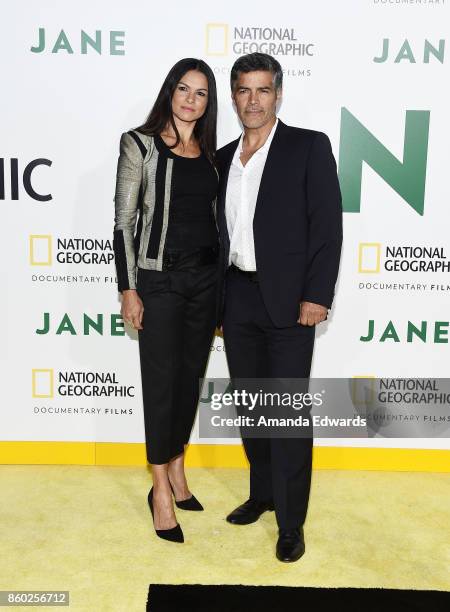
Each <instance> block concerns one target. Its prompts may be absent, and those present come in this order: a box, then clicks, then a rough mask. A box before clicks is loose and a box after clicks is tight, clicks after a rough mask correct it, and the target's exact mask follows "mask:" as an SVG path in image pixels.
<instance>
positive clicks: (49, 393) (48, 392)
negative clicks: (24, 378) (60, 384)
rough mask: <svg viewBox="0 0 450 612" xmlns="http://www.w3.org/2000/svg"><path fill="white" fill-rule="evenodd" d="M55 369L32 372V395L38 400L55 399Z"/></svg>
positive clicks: (34, 370)
mask: <svg viewBox="0 0 450 612" xmlns="http://www.w3.org/2000/svg"><path fill="white" fill-rule="evenodd" d="M53 394H54V384H53V369H33V370H31V395H32V397H37V398H48V397H53Z"/></svg>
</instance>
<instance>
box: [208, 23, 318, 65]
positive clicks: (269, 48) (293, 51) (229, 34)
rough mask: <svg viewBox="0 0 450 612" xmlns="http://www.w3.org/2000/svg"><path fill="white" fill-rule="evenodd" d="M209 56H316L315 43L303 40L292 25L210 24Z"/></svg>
mask: <svg viewBox="0 0 450 612" xmlns="http://www.w3.org/2000/svg"><path fill="white" fill-rule="evenodd" d="M205 50H206V55H210V56H216V57H220V56H226V55H230V54H232V55H245V54H247V53H255V52H258V53H268V54H269V55H273V56H294V57H304V56H309V57H311V56H313V55H314V43H312V42H305V41H303V40H301V39H300V38H299V37H298V35H297V33H296V31H295V29H294V28H290V27H278V28H273V27H261V26H247V25H245V26H243V25H237V26H236V25H232V26H230V25H229V24H227V23H208V24H207V25H206V34H205Z"/></svg>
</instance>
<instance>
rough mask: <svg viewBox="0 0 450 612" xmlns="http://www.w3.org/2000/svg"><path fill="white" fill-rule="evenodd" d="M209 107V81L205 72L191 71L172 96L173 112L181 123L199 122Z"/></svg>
mask: <svg viewBox="0 0 450 612" xmlns="http://www.w3.org/2000/svg"><path fill="white" fill-rule="evenodd" d="M207 105H208V81H207V79H206V76H205V75H204V74H203V72H199V71H198V70H189V71H188V72H186V74H185V75H183V77H182V78H181V79H180V81H179V83H178V85H177V86H176V88H175V91H174V93H173V96H172V112H173V114H174V116H175V117H177V118H178V119H180V120H181V121H188V122H190V121H197V119H200V117H201V116H202V115H203V114H204V112H205V110H206V107H207Z"/></svg>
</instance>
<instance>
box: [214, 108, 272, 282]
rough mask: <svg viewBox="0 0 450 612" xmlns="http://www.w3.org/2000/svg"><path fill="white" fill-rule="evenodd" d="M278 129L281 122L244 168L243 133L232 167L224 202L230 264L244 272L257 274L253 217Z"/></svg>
mask: <svg viewBox="0 0 450 612" xmlns="http://www.w3.org/2000/svg"><path fill="white" fill-rule="evenodd" d="M277 125H278V118H277V120H276V121H275V124H274V126H273V127H272V130H271V132H270V134H269V136H268V137H267V140H266V142H265V143H264V144H263V146H262V147H260V148H259V149H258V150H257V151H255V152H254V153H253V155H252V156H251V158H250V159H249V160H248V162H247V163H246V164H245V166H243V165H242V162H241V159H240V156H241V153H242V144H243V140H244V132H243V133H242V136H241V139H240V140H239V144H238V146H237V148H236V151H235V153H234V157H233V160H232V162H231V166H230V173H229V175H228V184H227V193H226V200H225V216H226V221H227V229H228V236H229V237H230V256H229V259H228V263H229V264H232V263H233V264H234V265H235V266H237V267H238V268H240V269H241V270H247V271H255V270H256V260H255V242H254V237H253V217H254V214H255V207H256V200H257V197H258V191H259V185H260V183H261V177H262V173H263V170H264V166H265V163H266V159H267V154H268V152H269V147H270V144H271V142H272V139H273V135H274V134H275V130H276V129H277Z"/></svg>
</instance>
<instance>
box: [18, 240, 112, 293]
mask: <svg viewBox="0 0 450 612" xmlns="http://www.w3.org/2000/svg"><path fill="white" fill-rule="evenodd" d="M28 258H29V264H30V266H33V267H37V268H42V273H37V272H36V273H35V274H32V277H31V280H32V281H33V282H41V283H42V282H44V283H45V282H46V283H72V284H77V283H78V284H89V283H90V284H94V283H97V284H98V283H101V282H103V283H109V284H113V283H116V278H115V276H110V275H106V276H100V275H96V276H92V275H88V274H56V273H55V274H53V273H52V274H46V273H45V272H44V270H45V268H49V267H58V266H60V265H70V266H71V267H72V266H74V267H78V266H97V267H99V268H101V267H103V266H109V265H110V264H112V262H113V261H114V251H113V246H112V240H107V239H103V238H81V237H69V238H67V237H61V236H56V237H55V236H52V235H51V234H30V236H29V239H28Z"/></svg>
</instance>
